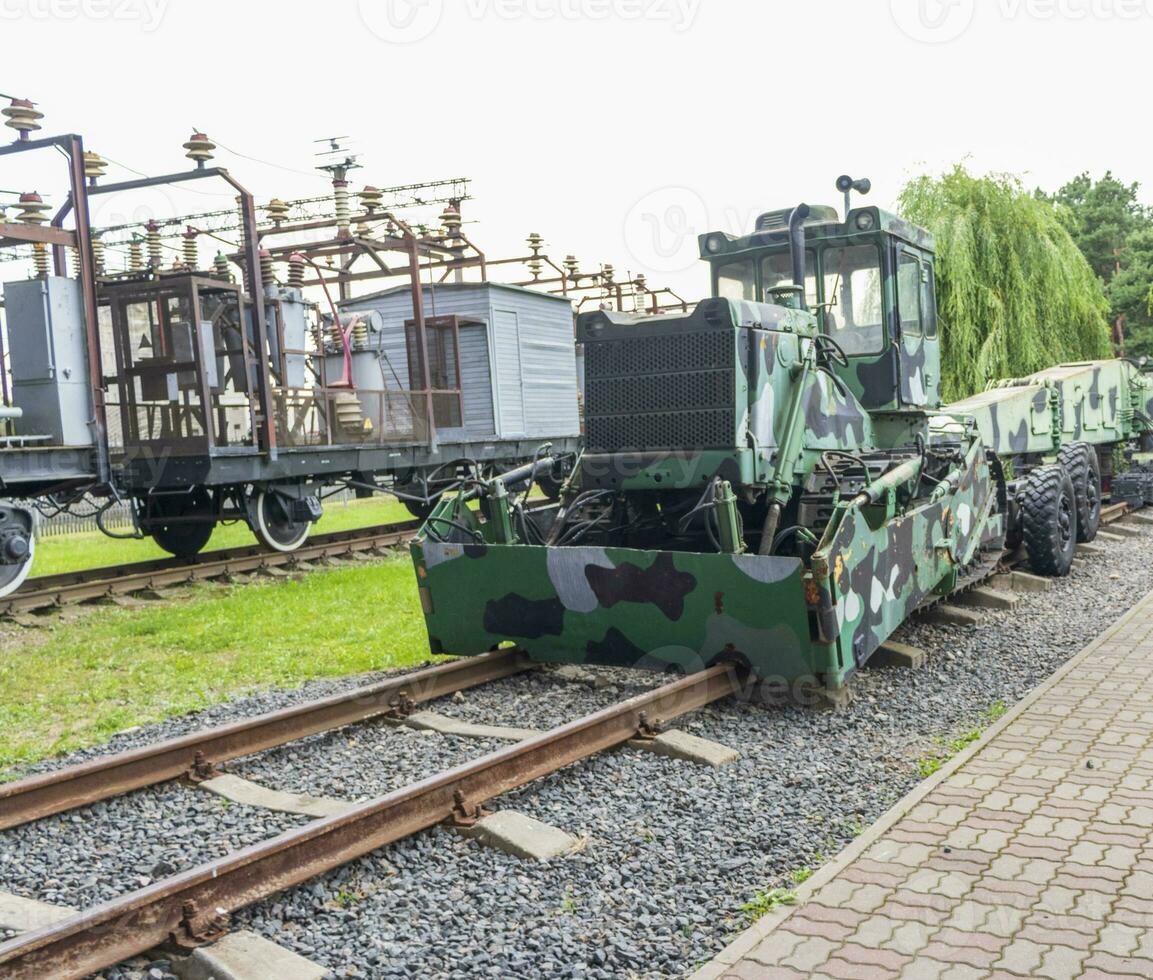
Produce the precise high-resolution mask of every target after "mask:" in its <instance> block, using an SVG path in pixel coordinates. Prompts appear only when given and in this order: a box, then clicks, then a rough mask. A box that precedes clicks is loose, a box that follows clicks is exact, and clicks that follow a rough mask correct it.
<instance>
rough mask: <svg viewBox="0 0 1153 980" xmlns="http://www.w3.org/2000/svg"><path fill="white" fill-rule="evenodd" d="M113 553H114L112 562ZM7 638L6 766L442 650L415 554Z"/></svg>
mask: <svg viewBox="0 0 1153 980" xmlns="http://www.w3.org/2000/svg"><path fill="white" fill-rule="evenodd" d="M345 510H346V509H345V508H334V511H333V514H332V515H331V517H330V518H329V519H330V520H334V524H335V523H336V521H335V519H337V518H339V517H341V516H342V515H343V513H344V512H345ZM370 510H371V508H369V507H364V508H363V509H362V508H360V507H349V508H347V511H348V512H353V511H356V512H357V513H358V514H366V513H368V512H369V511H370ZM379 519H380V518H379V517H378V516H375V513H374V516H373V517H372V518H371V519H370V520H368V521H367V522H364V523H376V522H377V520H379ZM332 526H333V525H329V527H330V528H331V527H332ZM230 530H234V529H230ZM58 540H60V541H62V542H63V541H66V540H68V539H64V538H62V539H58ZM109 560H114V559H110V557H109V556H108V554H107V552H105V553H104V555H103V557H102V560H101V561H100V564H105V563H107V562H108V561H109ZM73 567H75V566H73ZM12 629H13V630H14V629H15V628H12ZM0 646H2V647H3V650H4V655H3V656H2V657H0V770H4V769H6V768H10V767H12V766H17V765H21V764H26V763H30V762H33V761H36V760H38V759H42V758H44V757H46V756H49V755H53V754H56V753H59V752H63V751H67V750H70V749H74V748H77V747H80V746H84V745H91V744H96V743H99V742H103V741H105V740H107V739H108V737H109V736H111V735H113V734H114V733H116V732H117V731H120V730H122V729H125V728H129V727H131V726H134V725H140V724H146V723H149V722H155V721H159V720H161V719H163V718H166V717H170V716H172V715H176V714H181V713H184V712H188V711H192V710H196V709H200V708H204V707H207V706H208V705H211V704H214V703H216V702H219V701H222V700H225V699H227V698H228V697H230V696H232V695H235V694H237V693H239V692H243V691H248V690H252V689H253V688H256V687H261V686H269V685H273V686H292V685H297V684H299V683H301V682H302V681H305V680H308V679H310V678H316V677H331V676H337V675H344V674H355V673H360V672H363V671H369V670H379V669H383V668H389V667H398V666H403V665H407V664H412V663H415V662H419V661H421V660H424V659H426V658H427V656H428V646H427V639H426V636H425V632H424V620H423V617H422V616H421V612H420V603H419V599H418V598H417V593H416V585H415V577H414V575H413V572H412V566H411V563H410V562H409V560H408V557H407V555H398V556H397V557H395V558H390V559H387V560H385V561H381V562H376V563H372V564H364V565H355V566H346V567H340V568H333V569H326V570H322V571H316V572H313V573H311V574H309V575H306V576H304V577H302V578H300V579H277V580H268V581H260V582H256V583H253V584H243V585H234V586H219V585H207V584H205V585H199V586H196V587H194V588H193V590H192V594H191V597H190V598H186V599H184V600H182V601H171V602H163V603H158V604H157V605H156V606H155V607H154V608H145V609H139V608H137V609H116V608H110V607H101V608H99V609H91V610H86V611H85V612H84V613H83V614H82V615H80V616H79V618H76V619H74V620H71V621H64V620H60V621H56V622H54V623H52V625H49V626H47V627H46V628H45V629H42V630H28V631H13V632H5V633H4V634H3V635H2V636H0ZM0 778H3V777H0Z"/></svg>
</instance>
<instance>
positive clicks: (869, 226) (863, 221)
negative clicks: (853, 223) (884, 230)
mask: <svg viewBox="0 0 1153 980" xmlns="http://www.w3.org/2000/svg"><path fill="white" fill-rule="evenodd" d="M876 223H877V219H876V216H875V215H874V214H873V212H872V211H862V212H861V213H860V214H858V215H857V230H858V231H872V230H873V225H875V224H876Z"/></svg>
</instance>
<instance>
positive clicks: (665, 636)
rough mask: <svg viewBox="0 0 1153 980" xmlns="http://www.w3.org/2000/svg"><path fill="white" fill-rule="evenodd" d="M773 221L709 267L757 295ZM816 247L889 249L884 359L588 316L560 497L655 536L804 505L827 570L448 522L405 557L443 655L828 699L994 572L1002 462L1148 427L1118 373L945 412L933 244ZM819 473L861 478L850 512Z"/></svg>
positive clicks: (826, 214)
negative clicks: (704, 505)
mask: <svg viewBox="0 0 1153 980" xmlns="http://www.w3.org/2000/svg"><path fill="white" fill-rule="evenodd" d="M781 214H782V213H778V214H775V215H769V216H763V217H767V218H768V219H771V220H767V221H764V222H763V223H762V221H759V222H758V229H759V230H758V232H757V233H756V234H754V235H751V236H747V237H745V238H739V239H734V238H731V237H729V236H720V238H721V239H722V240H721V241H719V243H718V242H712V239H713V238H714V237H715V236H704V237H703V238H702V253H703V254H704V253H706V252H707V253H708V254H707V256H706V257H707V258H708V259H709V261H711V262H713V263H714V264H715V265H716V266H717V267H718V268H719V267H722V266H723V265H724V263H726V262H731V261H733V260H734V259H736V260H737V261H739V262H746V261H747V262H748V263H749V264H748V268H749V269H756V270H757V271H756V273H755V275H756V283H757V284H758V287H759V284H760V282H761V272H760V265H759V263H760V261H761V258H762V257H763V256H764V255H765V254H767V253H770V252H780V251H781V249H782V248H783V247H785V248H787V241H786V238H785V235H784V232H783V231H782V230H780V223H781V220H783V219H782V217H781ZM830 215H832V219H830ZM862 216H865V217H866V218H868V220H861V219H862ZM786 217H787V215H786ZM806 232H807V235H808V244H809V248H810V250H811V253H812V254H813V255H814V256H817V257H818V258H817V261H818V262H820V261H821V259H820V256H821V255H822V254H823V253H822V249H823V248H825V247H826V246H829V247H832V246H835V245H838V244H857V243H868V244H875V245H876V246H877V248H878V255H879V257H880V264H879V267H878V271H879V273H880V275H881V276H882V279H883V286H882V292H883V324H882V326H883V337H884V338H886V339H885V340H884V342H883V343H882V345H881V348H882V349H881V350H880V351H879V352H877V353H875V354H863V355H857V356H851V357H849V359H848V363H847V364H838V363H836V362H835V359H834V358H831V357H830V356H828V355H827V354H826V355H824V356H819V354H818V352H819V350H820V347H821V345H824V344H825V341H823V340H822V339H821V323H822V322H823V321H822V319H821V318H822V316H824V313H823V312H822V310H820V309H818V310H816V311H815V312H812V313H810V312H808V311H805V310H800V309H793V308H791V307H787V306H784V305H776V304H770V303H761V302H753V301H749V300H730V299H724V298H719V297H714V298H713V299H709V300H705V301H704V302H702V303H701V304H699V305H698V306H697V308H696V309H695V310H694V311H693V312H692V313H689V314H684V315H679V316H659V317H640V316H629V315H624V314H614V313H603V312H602V313H596V314H589V315H585V316H582V317H581V318H580V321H579V323H578V331H577V335H578V340H580V341H581V342H582V343H583V344H584V347H585V367H586V392H585V408H586V432H587V437H588V445H587V451H586V454H585V455H584V456H583V457H582V459H581V460H580V462H579V464H578V466H577V468H576V472H575V475H574V478H573V483H572V485H571V486H570V488H569V490H568V493H569V499H572V497H574V496H575V495H576V494H578V493H580V492H583V491H588V490H590V489H611V490H612V491H614V494H613V495H612V497H613V498H614V499H616V500H618V501H619V500H620V499H627V500H630V501H633V502H635V503H637V504H640V505H641V506H640V508H639V512H641V513H645V512H646V511H645V509H644V508H645V506H646V505H647V506H648V507H649V510H648V511H647V512H648V513H652V512H655V508H656V503H655V501H664V500H675V501H682V502H683V501H687V502H688V503H690V504H691V503H692V502H693V501H695V500H696V499H697V498H698V497H699V496H700V494H701V492H702V490H705V491H707V490H708V488H709V486H710V484H711V483H712V481H714V480H717V479H720V480H724V481H727V482H728V483H729V484H731V487H732V491H733V492H734V493H735V494H736V498H732V497H730V498H729V499H730V500H732V499H740V500H743V501H745V503H746V505H750V504H751V502H753V501H760V506H761V508H762V511H761V512H762V513H764V512H769V513H771V511H769V510H768V507H767V504H768V503H769V501H777V502H778V503H780V504H782V505H785V504H789V503H794V502H795V503H797V504H798V507H797V508H796V509H795V512H797V513H799V512H800V504H801V501H802V496H803V494H804V493H805V492H808V493H810V494H811V495H815V496H814V497H813V498H812V499H813V500H814V501H815V502H813V503H809V504H806V505H805V506H806V507H807V508H808V510H806V511H805V513H806V514H810V515H818V514H821V515H828V514H829V513H830V510H829V509H828V508H829V506H831V517H828V518H827V523H825V520H826V518H825V517H824V516H820V517H818V516H811V517H810V518H809V520H810V521H811V523H810V524H807V525H806V528H808V529H812V530H815V531H816V532H817V533H818V534H819V535H820V540H819V542H818V543H817V545H816V548H815V551H813V553H812V554H811V555H809V556H808V557H807V558H801V557H790V556H788V555H781V554H774V555H772V556H760V555H756V554H748V553H746V554H725V553H714V552H713V551H710V550H708V546H707V544H705V545H702V546H701V547H702V548H703V549H704V550H686V549H687V548H695V547H696V546H694V545H692V544H691V543H690V544H688V545H686V543H685V541H686V539H685V538H684V537H680V538H677V537H675V536H671V535H670V536H669V537H668V539H667V540H663V541H659V542H657V544H656V546H655V547H653V548H652V549H650V550H640V549H636V548H626V547H612V546H594V545H592V544H586V543H583V542H582V541H580V540H579V539H578V540H576V541H574V542H573V543H571V544H564V545H557V546H550V545H543V544H526V543H516V544H493V543H490V542H491V538H492V536H491V535H488V536H487V537H488V539H489V540H486V531H484V530H482V529H481V528H479V526H478V525H477V518H476V517H475V515H474V514H473V513H472V511H470V510H468V509H467V508H463V507H459V506H457V505H456V504H455V502H454V501H452V500H444V501H442V502H441V503H440V504H439V505H438V507H437V509H436V511H435V512H434V515H433V517H432V518H431V519H430V521H429V523H428V524H426V525H425V527H424V528H423V529H422V530H421V532H420V534H419V535H418V537H417V538H416V539H415V541H414V542H413V544H412V546H411V548H412V556H413V560H414V563H415V566H416V571H417V576H418V584H419V588H420V596H421V602H422V606H423V609H424V612H425V616H426V621H427V625H428V631H429V636H430V640H431V645H432V649H433V651H434V652H437V653H453V654H463V655H476V654H480V653H483V652H485V651H487V650H490V649H493V648H494V647H497V646H499V645H501V644H509V643H512V644H516V645H517V646H520V647H522V648H523V649H525V650H527V651H528V652H529V654H530V655H532V656H533V657H534V658H536V659H539V660H543V661H555V662H566V663H567V662H578V663H590V664H606V665H613V666H629V667H642V668H648V669H654V670H670V669H676V670H680V671H685V672H692V671H695V670H700V669H703V668H705V667H707V666H709V665H710V664H712V663H714V662H716V661H717V660H718V659H724V658H728V659H736V660H741V661H744V662H746V663H747V664H748V665H749V666H750V667H751V668H752V670H753V671H754V673H755V674H757V675H758V676H760V677H762V678H772V679H781V680H785V681H790V682H792V681H806V682H809V681H811V682H815V683H818V684H822V685H825V686H828V687H832V688H835V687H839V686H841V685H843V684H844V683H845V681H846V679H847V678H848V677H849V676H850V675H851V674H852V673H853V672H854V671H855V670H857V669H858V668H859V667H860V666H861V665H862V664H863V663H865V662H866V661H867V660H868V658H869V656H870V655H871V654H872V653H873V652H874V651H875V650H876V649H877V648H878V646H879V645H880V644H881V643H883V642H884V641H885V640H886V639H887V638H888V637H889V636H890V635H892V633H893V631H894V630H895V629H896V628H897V627H898V626H900V624H901V623H902V622H904V621H905V620H906V619H907V618H908V616H909V615H910V614H911V613H912V612H913V611H914V610H915V609H916V608H917V607H918V606H920V605H922V604H924V603H926V602H928V601H930V600H932V599H933V598H934V597H936V596H939V595H943V594H947V593H948V592H950V591H951V590H953V589H954V588H955V587H956V586H957V584H958V583H959V582H962V581H963V580H964V576H965V575H966V574H967V573H969V572H981V571H983V570H984V569H986V568H989V567H992V565H993V564H995V562H996V560H997V558H998V557H999V556H1000V554H1001V551H1002V548H1003V545H1004V539H1005V533H1006V523H1007V520H1008V514H1007V511H1008V497H1007V488H1006V485H1005V480H1004V475H1003V471H1002V468H1001V464H1000V463H999V461H998V457H999V456H1004V455H1009V454H1012V453H1019V452H1023V453H1033V452H1036V453H1047V452H1054V451H1055V450H1056V448H1058V447H1059V446H1060V445H1061V443H1062V442H1068V441H1074V440H1087V441H1090V442H1096V443H1104V444H1107V443H1116V442H1118V441H1121V440H1125V439H1128V438H1131V437H1132V436H1133V435H1134V434H1137V433H1139V432H1143V431H1145V427H1146V426H1147V425H1148V424H1149V423H1148V419H1150V418H1153V383H1151V381H1150V379H1149V378H1147V377H1146V376H1144V375H1142V374H1141V373H1140V372H1139V371H1137V370H1136V369H1135V368H1134V367H1133V366H1132V365H1130V364H1127V363H1124V362H1118V361H1109V362H1094V363H1091V364H1081V365H1063V366H1061V367H1059V368H1054V369H1051V370H1049V371H1044V372H1039V373H1038V374H1037V375H1034V376H1032V377H1030V378H1028V379H1021V380H1017V381H1011V382H1004V383H1002V384H1000V385H997V386H992V387H991V388H990V390H989V391H988V392H986V393H984V394H983V395H980V396H977V397H975V398H973V399H967V400H966V401H965V402H961V403H958V404H956V405H952V406H949V407H948V408H946V409H944V410H939V409H938V406H939V403H940V398H939V361H940V352H939V341H938V338H937V336H936V332H935V330H931V329H930V322H929V321H928V320H926V319H924V318H923V317H922V318H921V320H920V321H917V320H916V318H914V320H913V322H912V326H916V327H917V329H913V328H912V326H910V327H909V328H908V329H904V327H903V323H902V319H901V310H900V309H899V306H900V295H899V293H900V288H899V283H898V281H897V275H896V270H897V269H898V267H899V264H900V262H901V260H902V259H905V260H907V259H908V258H909V257H910V256H911V257H912V258H913V259H915V260H916V262H917V263H918V266H917V269H918V270H919V272H920V277H921V280H920V281H921V284H924V286H925V288H924V289H918V295H919V299H918V304H919V308H923V301H924V297H925V296H926V295H929V296H931V295H932V270H933V264H932V263H933V242H932V238H931V236H929V235H928V234H927V233H926V232H924V231H922V230H921V229H917V228H914V227H912V226H909V225H907V224H906V223H904V222H902V221H901V220H900V219H898V218H895V216H892V215H888V214H886V213H885V212H883V211H880V210H878V209H859V210H858V211H854V212H852V213H851V214H850V215H849V216H848V219H847V220H846V221H845V222H844V223H843V224H841V223H837V222H836V221H835V212H833V211H831V209H821V211H820V215H819V220H818V221H817V222H816V223H815V225H814V226H813V227H807V228H806ZM710 242H711V244H710ZM714 246H715V247H714ZM821 268H823V266H822V267H821ZM907 286H908V281H906V288H907ZM823 291H824V285H823V284H821V285H819V288H818V293H819V297H823ZM906 312H908V311H906ZM906 319H908V318H907V317H906ZM932 322H933V323H935V311H934V316H933V320H932ZM926 448H929V449H931V450H932V452H928V453H927V452H926V451H925V450H926ZM827 450H838V451H840V452H841V458H842V460H843V458H844V456H845V454H847V453H857V454H858V456H857V457H856V460H855V462H854V464H853V465H855V466H856V473H857V476H856V477H855V482H853V481H852V480H851V481H850V482H849V484H848V487H849V488H848V490H844V489H843V487H842V481H843V480H844V478H845V477H844V475H838V474H836V473H834V472H833V467H832V465H831V464H830V462H829V460H828V459H827V458H823V454H824V453H825V452H826V451H827ZM927 466H932V467H934V474H933V478H932V479H930V480H922V478H921V477H922V473H921V471H922V469H923V468H924V467H927ZM866 469H867V476H865V475H862V474H863V473H864V471H865V470H866ZM844 472H852V470H848V471H844ZM823 473H827V474H828V477H827V481H826V477H825V476H824V475H822V474H823ZM863 481H871V482H868V484H867V486H863V487H862V485H861V484H862V482H863ZM810 485H811V487H812V488H813V489H811V490H809V491H805V490H804V489H803V488H805V487H806V486H810ZM825 486H828V487H830V488H831V489H830V490H828V491H826V490H824V489H822V488H823V487H825ZM725 492H726V493H727V492H728V490H727V488H725ZM826 493H827V494H828V496H823V494H826ZM602 496H603V495H602ZM498 498H499V494H498V495H497V497H493V498H490V499H489V500H488V501H487V503H488V505H489V506H491V505H492V501H493V500H494V499H498ZM701 499H702V500H703V499H705V498H703V497H702V498H701ZM660 506H661V507H662V508H663V507H664V503H663V502H662V503H661V504H660ZM673 513H677V511H675V510H674V511H673ZM446 519H448V520H449V521H450V522H451V523H450V524H445V523H444V521H445V520H446ZM438 521H440V522H441V523H438ZM446 527H451V528H452V531H451V532H450V533H447V534H446V533H442V532H444V531H445V528H446ZM546 531H547V528H546ZM648 533H651V531H650V532H648ZM687 540H688V541H689V542H691V541H692V540H693V539H692V538H688V539H687ZM759 540H760V539H759V537H757V538H754V541H758V542H759ZM678 542H679V544H678ZM742 544H743V543H742ZM674 545H676V548H675V549H674Z"/></svg>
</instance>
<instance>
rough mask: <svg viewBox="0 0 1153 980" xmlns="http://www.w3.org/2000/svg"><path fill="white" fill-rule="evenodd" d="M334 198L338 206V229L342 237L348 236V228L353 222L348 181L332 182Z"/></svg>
mask: <svg viewBox="0 0 1153 980" xmlns="http://www.w3.org/2000/svg"><path fill="white" fill-rule="evenodd" d="M332 197H333V200H334V202H335V204H336V229H337V231H338V232H339V233H340V234H341V235H347V234H348V226H349V224H350V222H351V220H352V215H351V212H350V211H349V206H348V181H347V180H334V181H333V182H332Z"/></svg>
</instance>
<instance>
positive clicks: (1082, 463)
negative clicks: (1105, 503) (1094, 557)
mask: <svg viewBox="0 0 1153 980" xmlns="http://www.w3.org/2000/svg"><path fill="white" fill-rule="evenodd" d="M1057 462H1058V463H1060V464H1061V466H1063V467H1064V468H1065V472H1066V473H1068V474H1069V479H1070V480H1071V481H1072V483H1073V496H1074V497H1075V498H1076V500H1077V540H1078V541H1080V542H1087V541H1092V540H1093V539H1094V538H1095V537H1097V527H1098V525H1100V523H1101V474H1100V471H1099V469H1098V466H1097V452H1096V450H1094V449H1093V447H1092V446H1090V445H1089V444H1088V443H1087V442H1071V443H1069V445H1067V446H1062V447H1061V449H1060V451H1059V452H1058V453H1057Z"/></svg>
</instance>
